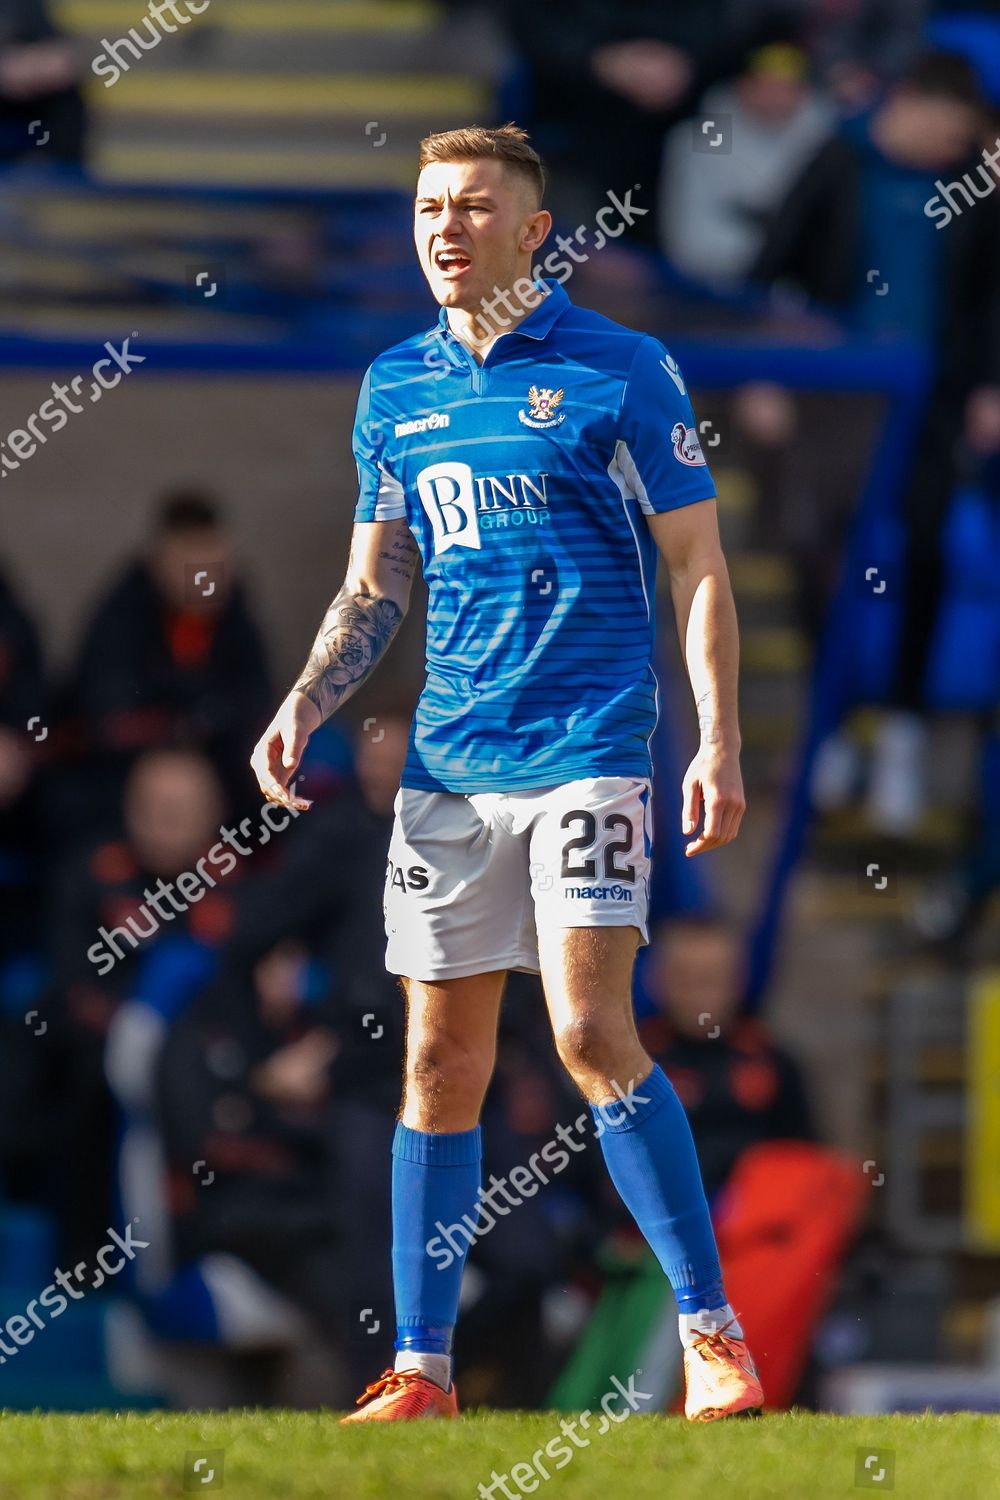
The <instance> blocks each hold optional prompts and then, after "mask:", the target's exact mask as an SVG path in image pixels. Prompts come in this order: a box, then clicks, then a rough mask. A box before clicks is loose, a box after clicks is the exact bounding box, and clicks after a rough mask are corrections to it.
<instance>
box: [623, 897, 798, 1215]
mask: <svg viewBox="0 0 1000 1500" xmlns="http://www.w3.org/2000/svg"><path fill="white" fill-rule="evenodd" d="M741 965H742V955H741V948H740V943H739V941H738V939H737V936H736V933H735V932H734V931H733V930H732V928H730V927H729V926H728V925H727V924H726V923H725V922H723V921H720V920H718V919H716V918H694V917H686V918H683V919H678V920H674V921H670V922H667V923H665V924H664V925H663V926H662V927H661V928H660V929H659V930H658V931H657V932H656V934H655V936H654V945H653V952H652V955H651V963H650V965H649V968H648V970H647V987H648V991H649V994H650V996H651V998H652V1000H653V1002H654V1004H655V1005H656V1007H657V1011H656V1014H655V1015H652V1016H649V1017H648V1018H647V1019H646V1020H645V1021H643V1022H641V1023H640V1027H639V1034H640V1037H641V1039H642V1043H643V1046H644V1047H646V1049H647V1051H648V1052H649V1053H650V1056H651V1057H652V1058H653V1059H654V1060H655V1061H656V1062H658V1063H659V1064H660V1066H661V1067H662V1068H663V1071H664V1072H665V1073H666V1075H667V1077H668V1078H669V1079H670V1081H671V1083H672V1084H673V1085H674V1088H675V1089H676V1090H677V1093H678V1095H679V1097H680V1100H681V1103H682V1104H683V1105H684V1108H685V1110H686V1112H687V1115H688V1118H689V1120H690V1121H691V1129H692V1131H693V1132H694V1138H695V1142H696V1143H697V1147H698V1156H699V1159H700V1161H701V1168H702V1174H703V1176H704V1179H705V1191H706V1193H707V1194H708V1196H709V1198H711V1197H712V1196H713V1195H714V1194H715V1193H716V1192H718V1190H719V1188H721V1187H722V1185H723V1184H724V1183H725V1181H726V1179H727V1178H728V1177H729V1175H730V1173H731V1172H732V1170H733V1168H734V1166H735V1165H736V1163H737V1161H738V1160H739V1158H740V1157H741V1156H742V1155H743V1153H744V1152H745V1151H746V1150H747V1149H748V1148H749V1147H750V1146H756V1145H759V1144H760V1143H761V1142H762V1141H777V1140H784V1141H810V1140H813V1139H814V1128H813V1123H812V1118H811V1112H810V1109H809V1105H808V1102H807V1100H806V1095H805V1090H804V1087H803V1083H802V1077H801V1074H800V1072H799V1069H798V1067H797V1065H796V1064H795V1063H794V1062H793V1061H792V1059H791V1058H790V1057H789V1056H788V1055H787V1054H786V1053H785V1052H783V1051H782V1050H781V1048H780V1047H778V1046H777V1044H776V1043H775V1041H774V1040H773V1038H772V1037H771V1035H770V1033H769V1031H768V1029H767V1027H766V1026H765V1025H764V1023H763V1022H762V1021H761V1020H759V1019H758V1018H757V1017H756V1016H747V1015H741V1014H740V1007H741V1004H742V1000H743V988H742V986H743V975H742V968H741Z"/></svg>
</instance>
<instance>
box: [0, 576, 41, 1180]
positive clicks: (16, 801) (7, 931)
mask: <svg viewBox="0 0 1000 1500" xmlns="http://www.w3.org/2000/svg"><path fill="white" fill-rule="evenodd" d="M45 717H46V712H45V686H44V682H43V677H42V653H41V646H40V643H39V639H38V632H37V630H36V629H35V625H34V622H33V621H32V619H31V617H30V616H29V615H28V614H27V612H26V610H25V608H24V606H23V605H22V603H21V602H20V600H19V599H18V598H17V596H16V594H15V593H14V591H13V589H12V588H11V585H10V584H9V582H8V581H7V579H6V578H5V577H4V576H3V575H2V574H0V895H2V901H0V1099H3V1101H4V1109H3V1111H2V1112H0V1181H3V1183H4V1184H5V1186H6V1189H7V1191H8V1192H10V1193H13V1194H15V1195H22V1194H23V1195H24V1196H28V1197H32V1196H35V1195H36V1193H37V1188H38V1185H39V1180H40V1175H41V1174H40V1167H41V1165H42V1163H43V1161H44V1158H45V1146H46V1143H47V1140H48V1136H47V1132H46V1130H45V1128H44V1126H42V1127H41V1128H39V1118H38V1104H39V1090H40V1089H41V1087H42V1078H43V1072H44V1057H43V1052H44V1049H43V1048H42V1047H40V1046H39V1038H38V1037H37V1036H36V1035H35V1028H34V1027H29V1028H26V1026H25V1016H26V1014H27V1013H28V1012H29V1010H30V1009H31V1006H32V1004H33V1002H35V1001H37V998H38V992H39V990H40V987H41V983H42V972H43V957H42V952H41V937H42V934H41V928H40V922H39V906H40V899H39V898H40V892H41V885H42V881H43V878H44V868H43V860H44V850H43V849H42V848H41V847H40V844H41V841H40V839H39V836H38V797H37V788H36V779H35V771H36V760H35V757H36V755H37V753H38V748H39V745H40V744H41V743H43V742H44V739H45V738H46V736H47V726H46V724H45ZM29 724H30V725H31V730H32V732H31V734H30V736H29ZM39 737H40V738H39Z"/></svg>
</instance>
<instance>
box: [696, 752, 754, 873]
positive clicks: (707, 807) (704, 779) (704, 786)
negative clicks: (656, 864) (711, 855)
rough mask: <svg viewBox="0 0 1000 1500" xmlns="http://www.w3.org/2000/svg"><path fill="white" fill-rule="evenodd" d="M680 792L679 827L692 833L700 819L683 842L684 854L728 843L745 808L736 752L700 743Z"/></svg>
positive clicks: (736, 831)
mask: <svg viewBox="0 0 1000 1500" xmlns="http://www.w3.org/2000/svg"><path fill="white" fill-rule="evenodd" d="M683 794H684V802H683V808H682V811H681V831H682V832H683V833H684V834H689V833H695V830H696V829H697V827H698V823H699V821H701V820H702V818H703V819H704V821H703V823H702V829H701V832H700V833H699V834H697V835H696V837H695V838H693V839H692V840H691V842H690V843H689V844H687V845H686V846H685V849H684V853H685V856H686V857H687V858H688V859H690V858H691V856H692V855H694V854H702V853H703V852H704V851H705V850H706V849H718V848H720V847H721V845H723V844H731V843H732V841H733V839H734V838H735V837H736V835H737V834H738V833H739V830H740V824H741V823H742V821H743V814H744V812H745V811H746V799H745V798H744V796H743V777H742V775H741V773H740V758H739V755H738V754H734V753H733V752H732V751H727V750H723V749H721V748H720V747H719V746H717V745H703V746H702V748H701V749H700V750H699V751H698V754H697V755H696V756H695V758H694V760H693V761H692V762H691V764H690V765H689V766H688V769H687V775H686V776H685V777H684V783H683Z"/></svg>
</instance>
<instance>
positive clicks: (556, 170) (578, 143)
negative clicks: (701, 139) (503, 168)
mask: <svg viewBox="0 0 1000 1500" xmlns="http://www.w3.org/2000/svg"><path fill="white" fill-rule="evenodd" d="M502 9H503V15H504V19H505V21H506V23H507V30H508V35H509V37H510V42H511V45H512V47H513V48H514V49H515V51H516V52H517V54H518V55H519V56H520V57H521V58H522V59H523V62H524V65H525V68H526V71H527V77H526V80H525V83H526V92H527V99H526V100H525V101H524V105H523V107H522V108H521V109H520V110H519V112H520V113H521V114H522V115H523V116H524V124H525V125H527V126H528V128H529V129H530V130H531V132H532V135H533V137H534V139H535V143H536V145H537V146H538V148H539V150H540V151H541V152H542V154H543V156H544V157H545V158H546V160H547V162H548V163H549V164H550V166H551V168H552V183H551V207H552V210H553V212H554V213H555V214H556V217H557V219H559V220H560V221H565V222H566V223H568V224H571V225H573V226H575V225H576V224H578V223H582V224H586V225H590V224H592V223H593V220H594V215H595V214H596V212H597V210H598V209H599V208H600V207H601V205H602V204H604V203H606V202H607V201H608V200H607V194H608V192H609V191H613V192H615V193H617V194H618V195H619V196H620V197H621V196H623V195H624V194H625V193H626V192H631V193H632V194H633V202H634V204H635V205H636V206H637V207H638V208H640V209H642V210H644V211H645V215H646V216H645V217H641V218H638V219H637V222H636V224H635V226H634V228H633V230H632V231H631V233H632V234H633V235H634V236H635V237H636V238H638V239H640V240H645V241H647V242H649V243H653V242H654V241H655V237H656V225H655V218H656V216H655V213H654V212H652V210H653V207H654V198H655V189H656V181H657V177H658V175H659V169H660V155H661V146H662V141H663V135H664V132H665V131H666V129H667V127H668V126H669V125H670V123H671V122H672V121H673V120H676V119H678V118H680V116H681V114H682V112H683V109H684V107H685V105H686V104H687V103H689V102H690V101H691V100H693V99H695V98H697V97H698V95H699V94H700V93H701V91H702V89H703V88H704V87H705V85H706V83H707V82H708V81H710V79H711V78H713V77H718V76H719V75H720V74H721V73H722V72H724V70H725V57H724V54H725V52H726V44H727V32H726V24H725V23H726V18H727V13H728V11H729V9H730V4H729V0H701V3H699V4H698V5H685V6H679V5H678V6H670V5H663V4H661V3H659V0H583V3H579V0H578V3H569V0H551V3H549V4H547V5H542V6H539V5H538V4H535V3H533V0H504V5H503V7H502Z"/></svg>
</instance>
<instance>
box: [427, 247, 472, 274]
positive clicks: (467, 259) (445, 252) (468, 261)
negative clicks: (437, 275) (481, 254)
mask: <svg viewBox="0 0 1000 1500" xmlns="http://www.w3.org/2000/svg"><path fill="white" fill-rule="evenodd" d="M434 265H435V268H436V269H437V270H438V271H440V272H441V273H442V275H444V276H461V275H463V274H464V272H466V271H467V270H468V269H469V267H470V266H471V265H472V258H471V256H468V255H466V253H465V251H464V250H451V249H448V248H446V247H444V248H442V249H440V250H435V252H434Z"/></svg>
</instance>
